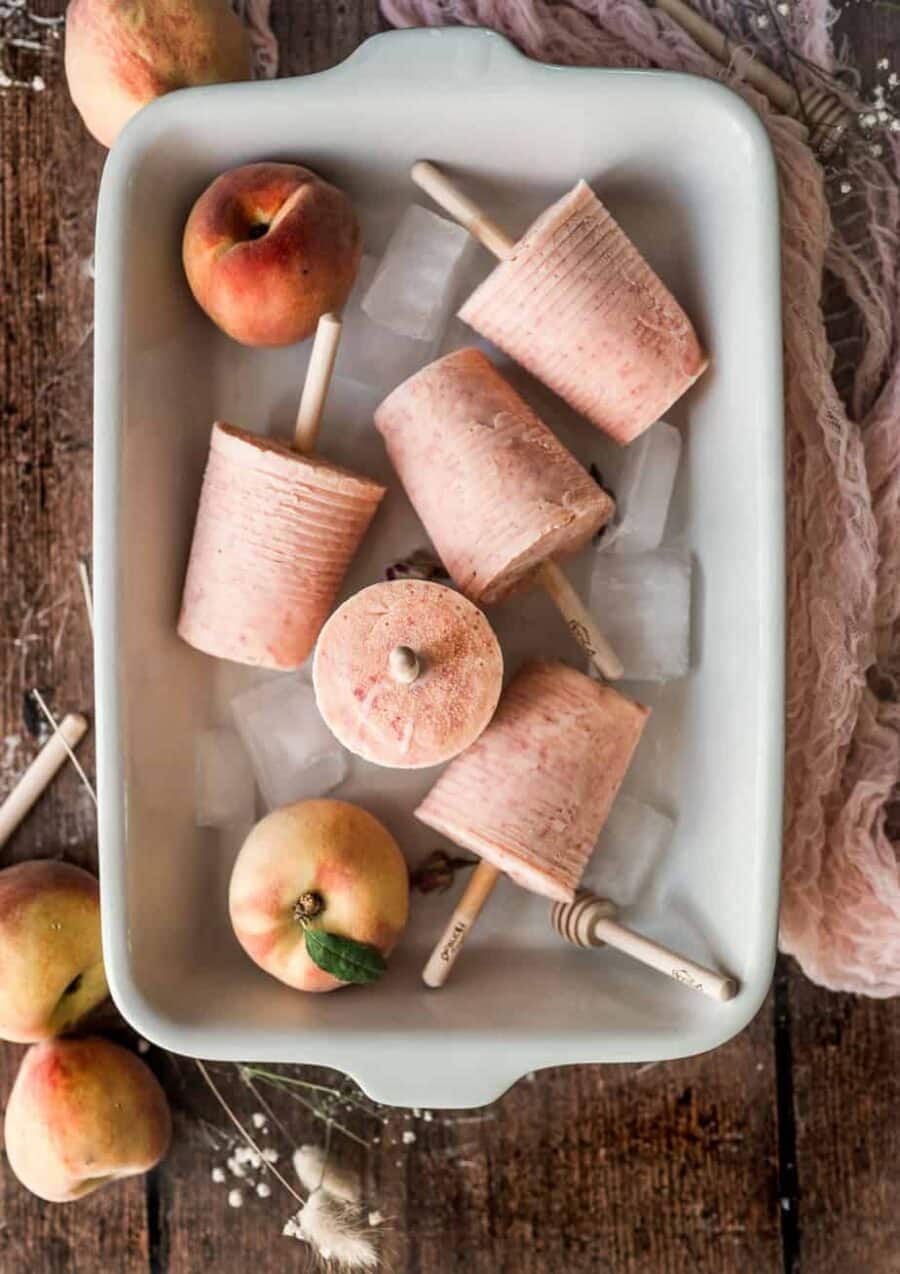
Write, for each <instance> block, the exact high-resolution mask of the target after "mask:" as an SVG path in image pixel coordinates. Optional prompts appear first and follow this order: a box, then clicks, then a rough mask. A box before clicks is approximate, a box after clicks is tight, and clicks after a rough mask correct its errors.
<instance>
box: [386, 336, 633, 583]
mask: <svg viewBox="0 0 900 1274" xmlns="http://www.w3.org/2000/svg"><path fill="white" fill-rule="evenodd" d="M375 424H376V426H377V428H378V429H379V431H380V432H381V434H382V436H383V437H384V440H385V444H386V446H387V450H388V455H389V456H390V458H391V462H392V463H393V465H394V468H395V469H396V470H397V473H398V474H399V475H400V480H401V482H402V483H403V486H404V487H405V488H406V493H407V495H408V496H409V498H410V500H411V501H412V504H413V506H414V507H415V510H416V512H417V513H418V515H419V517H420V518H421V520H422V522H423V524H424V526H425V529H426V530H427V531H428V534H429V535H430V536H431V539H432V541H433V543H434V546H435V548H436V549H437V551H438V553H439V554H440V557H441V559H442V561H443V563H444V565H445V566H446V568H447V570H448V571H449V572H450V575H451V576H452V577H453V579H454V580H455V582H456V583H457V585H458V586H459V588H461V589H462V591H463V592H464V593H465V594H466V596H467V597H469V598H471V600H472V601H474V602H478V603H481V604H485V605H487V604H490V603H491V602H495V601H498V600H499V599H500V598H502V597H505V596H507V595H508V594H509V593H510V592H511V591H513V590H514V589H515V588H516V586H517V585H519V584H522V583H527V582H528V581H529V577H530V576H532V575H533V574H534V572H535V571H536V569H537V568H538V567H539V566H540V565H541V563H542V562H544V561H545V560H547V559H551V558H553V559H555V558H557V557H560V556H567V555H569V554H572V553H576V552H577V551H578V550H579V549H581V548H583V547H584V545H586V544H587V543H588V541H589V540H590V539H591V537H592V536H593V535H594V534H595V533H596V532H597V530H599V528H600V527H601V526H603V525H604V523H606V522H607V521H608V520H609V518H610V517H611V516H612V513H613V509H614V507H615V506H614V504H613V502H612V500H611V499H610V498H609V496H608V495H607V494H606V493H605V492H604V491H603V490H602V489H601V488H600V487H599V486H598V485H597V483H596V482H594V480H593V478H591V476H590V474H589V473H587V471H586V470H585V469H583V468H582V466H581V465H580V464H579V463H578V461H577V460H576V459H575V457H574V456H573V455H572V454H571V452H569V451H567V450H566V448H565V447H564V446H563V445H562V443H561V442H559V440H558V439H557V438H556V436H555V434H553V433H552V432H551V431H550V430H549V429H548V428H547V426H546V425H545V424H544V423H543V421H541V420H540V419H539V418H538V417H537V416H536V415H535V413H534V412H533V411H532V410H531V408H530V407H529V406H528V404H527V403H526V402H525V401H524V399H522V398H520V397H519V395H518V394H517V393H516V391H515V390H514V389H513V387H512V386H511V385H510V384H509V383H508V381H506V380H505V379H504V378H503V377H502V376H501V375H500V373H499V372H498V371H497V369H496V368H495V367H494V365H493V363H491V362H490V360H489V359H487V358H486V357H485V356H484V354H482V353H481V352H480V351H479V350H476V349H463V350H458V351H457V352H456V353H453V354H448V355H446V357H444V358H441V359H438V360H437V362H434V363H431V364H429V365H428V366H427V367H424V368H423V369H422V370H421V371H420V372H417V373H416V374H415V375H414V376H411V377H410V378H409V380H407V381H404V383H403V384H402V385H400V386H399V388H397V389H395V390H394V392H393V393H392V394H390V395H389V396H388V397H387V398H386V399H385V400H384V402H383V403H382V404H381V406H380V407H379V408H378V410H377V411H376V413H375Z"/></svg>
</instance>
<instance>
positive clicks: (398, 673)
mask: <svg viewBox="0 0 900 1274" xmlns="http://www.w3.org/2000/svg"><path fill="white" fill-rule="evenodd" d="M502 681H503V655H502V654H501V651H500V643H499V642H498V641H497V638H496V637H495V636H494V632H493V629H492V628H491V626H490V624H489V623H488V621H487V620H486V619H485V617H484V615H483V614H482V613H481V611H480V610H479V609H478V608H477V606H473V605H472V603H471V602H470V601H468V599H467V598H465V597H461V596H460V595H459V593H457V592H454V590H453V589H451V588H446V587H445V586H444V585H443V584H433V583H430V582H428V581H426V580H396V581H394V582H392V583H389V584H372V585H371V586H370V587H369V588H364V589H363V590H362V591H361V592H359V593H357V594H355V596H353V597H351V598H350V599H349V601H346V602H344V604H343V606H339V607H338V609H337V610H336V611H335V612H334V614H333V615H332V616H331V618H330V619H329V620H328V622H327V624H326V625H325V627H324V628H323V629H322V633H321V636H320V637H319V643H318V645H317V647H316V657H315V662H314V664H313V683H314V685H315V690H316V701H317V703H318V705H319V711H320V712H321V714H322V717H323V719H324V720H325V723H326V724H327V725H328V727H329V728H330V729H331V731H332V733H333V734H334V735H336V737H337V738H338V739H339V740H340V742H341V743H342V744H343V745H344V747H346V748H349V750H350V751H351V752H355V753H356V755H357V756H361V757H364V758H365V760H367V761H372V762H374V763H375V764H376V765H385V766H389V767H391V768H395V769H421V768H423V767H424V766H428V765H438V764H439V763H440V762H442V761H448V760H449V759H450V758H451V757H454V756H456V755H457V754H458V753H460V752H461V751H462V750H463V749H464V748H466V747H468V745H469V744H470V743H472V742H474V740H475V739H477V738H478V736H479V735H480V734H481V732H482V730H483V729H484V728H485V726H486V725H487V723H488V722H489V721H490V719H491V717H492V716H493V713H494V709H495V708H496V706H497V700H498V699H499V698H500V687H501V684H502Z"/></svg>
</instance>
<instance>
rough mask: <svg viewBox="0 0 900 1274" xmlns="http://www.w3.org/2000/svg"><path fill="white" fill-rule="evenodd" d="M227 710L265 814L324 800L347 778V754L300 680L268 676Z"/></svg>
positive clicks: (306, 684) (292, 675)
mask: <svg viewBox="0 0 900 1274" xmlns="http://www.w3.org/2000/svg"><path fill="white" fill-rule="evenodd" d="M231 711H232V715H233V716H234V721H235V725H236V726H237V729H238V733H239V734H240V736H241V738H242V739H243V741H244V746H245V748H246V749H247V752H248V753H249V756H250V762H251V764H252V766H253V772H254V774H255V775H256V782H257V785H258V787H259V790H260V792H261V793H262V797H263V800H264V801H265V803H266V805H267V806H268V808H269V809H278V808H279V806H281V805H290V804H291V803H292V802H293V801H304V800H307V799H308V798H310V797H313V796H325V795H326V793H328V792H330V791H331V790H332V788H335V787H337V786H338V784H339V783H342V782H343V781H344V779H345V778H346V777H347V772H348V769H349V766H348V761H347V753H346V752H345V751H344V749H343V748H342V747H341V745H340V744H339V743H338V742H337V740H336V739H335V738H334V736H333V734H332V733H331V731H330V730H329V729H328V727H327V725H326V724H325V722H324V721H323V720H322V718H321V716H320V715H319V710H318V708H317V707H316V696H315V694H314V692H313V688H312V686H311V685H310V684H309V682H308V681H307V680H306V679H305V677H300V676H298V675H297V674H296V673H288V674H284V675H281V676H278V677H272V678H270V679H269V680H267V681H264V682H262V684H261V685H258V686H254V687H253V688H252V689H251V690H245V691H244V692H243V694H239V695H237V696H236V697H235V698H234V699H232V701H231Z"/></svg>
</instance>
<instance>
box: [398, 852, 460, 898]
mask: <svg viewBox="0 0 900 1274" xmlns="http://www.w3.org/2000/svg"><path fill="white" fill-rule="evenodd" d="M476 862H477V860H476V859H474V858H454V857H451V855H450V854H448V853H445V851H444V850H443V849H436V850H435V851H434V852H433V853H431V854H429V855H428V857H427V858H426V859H425V860H424V861H423V862H421V863H420V864H419V866H418V867H416V868H415V870H414V871H411V872H410V873H409V884H410V888H412V889H417V890H418V891H419V893H420V894H433V893H446V891H447V890H448V889H449V888H450V886H451V885H452V884H453V881H454V879H455V877H456V873H457V871H459V870H460V869H462V868H465V867H474V866H475V865H476Z"/></svg>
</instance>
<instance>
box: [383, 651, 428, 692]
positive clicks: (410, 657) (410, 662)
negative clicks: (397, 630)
mask: <svg viewBox="0 0 900 1274" xmlns="http://www.w3.org/2000/svg"><path fill="white" fill-rule="evenodd" d="M388 671H389V672H390V674H391V676H392V677H393V679H394V680H395V681H397V682H399V683H400V685H401V686H411V685H412V683H413V682H414V681H415V680H416V678H417V677H418V675H419V673H420V672H421V664H420V663H419V656H418V655H417V654H416V652H415V651H414V650H413V649H412V647H411V646H395V647H394V649H393V650H392V651H391V653H390V654H389V655H388Z"/></svg>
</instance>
